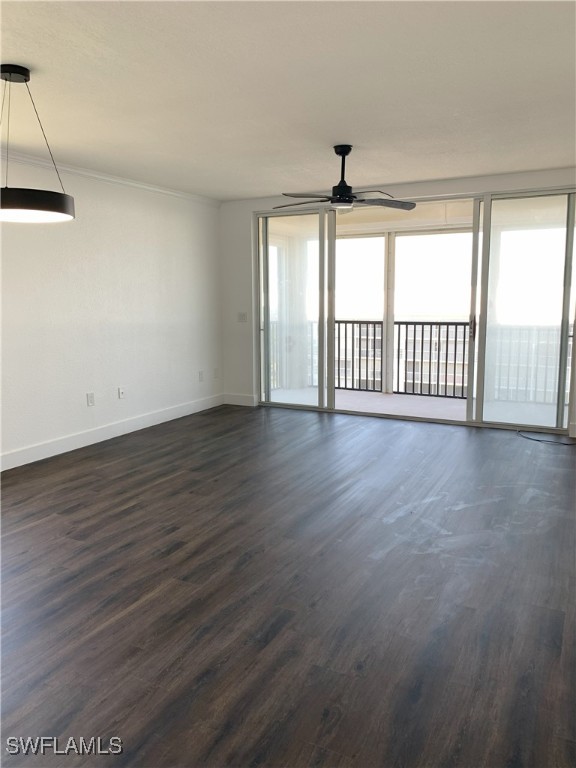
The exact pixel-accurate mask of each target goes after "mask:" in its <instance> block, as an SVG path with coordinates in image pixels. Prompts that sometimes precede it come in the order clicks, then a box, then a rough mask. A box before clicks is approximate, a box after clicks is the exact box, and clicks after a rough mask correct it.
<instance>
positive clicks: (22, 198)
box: [0, 64, 74, 224]
mask: <svg viewBox="0 0 576 768" xmlns="http://www.w3.org/2000/svg"><path fill="white" fill-rule="evenodd" d="M0 76H1V78H2V80H4V81H5V85H4V92H3V94H2V110H1V117H2V122H4V107H5V105H6V99H8V102H7V118H6V123H7V129H6V175H5V186H3V187H2V189H1V191H0V221H6V222H17V223H22V224H48V223H57V222H60V221H70V220H71V219H73V218H74V198H73V197H71V196H70V195H67V194H66V192H65V191H64V185H63V184H62V179H61V178H60V174H59V173H58V168H57V167H56V163H55V162H54V157H53V155H52V150H51V149H50V145H49V144H48V139H47V138H46V133H45V132H44V128H43V127H42V123H41V122H40V116H39V115H38V110H37V109H36V105H35V104H34V99H33V98H32V94H31V93H30V89H29V87H28V81H29V80H30V70H29V69H27V67H22V66H20V65H19V64H2V68H1V75H0ZM12 83H25V84H26V89H27V90H28V95H29V96H30V100H31V102H32V106H33V107H34V112H35V113H36V117H37V118H38V123H39V124H40V129H41V131H42V135H43V136H44V140H45V142H46V146H47V147H48V152H49V153H50V158H51V160H52V164H53V166H54V170H55V171H56V175H57V176H58V181H59V182H60V187H61V188H62V192H55V191H52V190H46V189H27V188H23V187H10V186H8V163H9V160H10V105H11V86H12ZM7 89H8V94H7V93H6V91H7Z"/></svg>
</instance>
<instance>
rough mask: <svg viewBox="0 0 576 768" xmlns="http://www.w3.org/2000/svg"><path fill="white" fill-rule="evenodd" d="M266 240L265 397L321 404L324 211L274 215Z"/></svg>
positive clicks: (296, 402) (263, 334) (271, 218)
mask: <svg viewBox="0 0 576 768" xmlns="http://www.w3.org/2000/svg"><path fill="white" fill-rule="evenodd" d="M263 226H264V227H265V232H264V233H263V237H262V238H261V239H262V245H263V248H262V252H261V258H262V259H263V262H264V263H263V270H262V306H263V309H264V317H263V318H262V358H263V363H264V364H263V385H262V399H263V401H264V402H272V403H286V404H295V405H310V406H318V405H321V403H319V392H320V390H319V387H318V382H319V360H320V359H321V355H320V356H319V341H320V339H319V332H318V331H319V292H320V258H319V250H320V249H319V216H318V214H316V213H313V214H300V215H287V216H271V217H268V218H267V219H266V220H265V223H264V225H263Z"/></svg>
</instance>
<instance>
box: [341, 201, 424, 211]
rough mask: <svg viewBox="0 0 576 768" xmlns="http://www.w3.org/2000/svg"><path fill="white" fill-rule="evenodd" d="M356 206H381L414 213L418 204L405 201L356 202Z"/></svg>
mask: <svg viewBox="0 0 576 768" xmlns="http://www.w3.org/2000/svg"><path fill="white" fill-rule="evenodd" d="M354 205H381V206H384V207H385V208H400V209H401V210H403V211H412V210H414V208H416V203H409V202H407V201H405V200H378V199H376V200H354Z"/></svg>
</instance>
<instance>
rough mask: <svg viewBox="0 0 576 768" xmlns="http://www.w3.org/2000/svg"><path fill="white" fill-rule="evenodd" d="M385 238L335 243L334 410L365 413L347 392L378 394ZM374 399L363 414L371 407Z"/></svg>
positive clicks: (348, 240) (354, 239) (358, 402)
mask: <svg viewBox="0 0 576 768" xmlns="http://www.w3.org/2000/svg"><path fill="white" fill-rule="evenodd" d="M384 246H385V242H384V237H383V236H368V237H346V238H338V239H337V240H336V295H335V314H336V317H335V328H334V348H335V361H334V362H335V366H334V383H335V388H336V392H335V405H336V407H337V408H342V409H346V410H347V409H355V410H356V409H357V410H362V409H363V403H362V401H361V400H358V399H355V400H352V399H351V398H350V396H349V393H350V391H361V392H371V393H374V392H382V373H383V370H382V350H383V328H384V254H385V252H384ZM374 402H375V401H374V399H373V398H372V400H370V401H369V403H366V408H369V407H375V406H374V405H373V404H374Z"/></svg>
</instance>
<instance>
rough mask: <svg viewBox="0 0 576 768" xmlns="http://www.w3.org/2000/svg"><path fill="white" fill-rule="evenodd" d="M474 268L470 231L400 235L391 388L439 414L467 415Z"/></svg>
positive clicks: (456, 417) (450, 415)
mask: <svg viewBox="0 0 576 768" xmlns="http://www.w3.org/2000/svg"><path fill="white" fill-rule="evenodd" d="M471 270H472V233H471V232H446V233H437V234H422V235H410V236H406V235H402V236H399V237H398V238H397V240H396V266H395V293H394V389H393V391H394V392H395V393H398V394H403V395H421V396H422V395H424V396H425V397H420V398H418V399H419V402H421V403H422V406H423V410H424V408H425V409H426V413H428V414H429V415H431V416H432V415H434V416H436V417H437V418H442V419H458V420H465V418H466V398H467V395H468V353H469V318H470V284H471ZM433 398H435V399H433ZM440 398H441V399H440Z"/></svg>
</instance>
